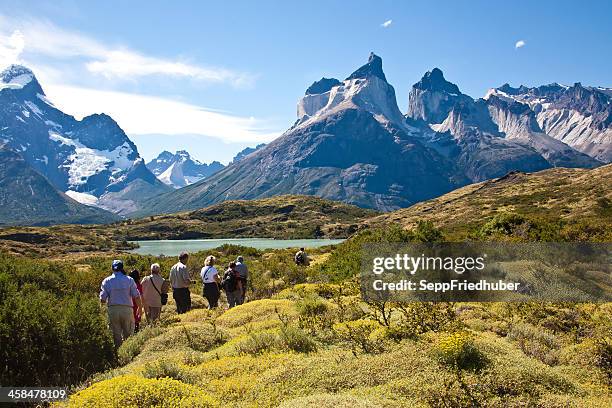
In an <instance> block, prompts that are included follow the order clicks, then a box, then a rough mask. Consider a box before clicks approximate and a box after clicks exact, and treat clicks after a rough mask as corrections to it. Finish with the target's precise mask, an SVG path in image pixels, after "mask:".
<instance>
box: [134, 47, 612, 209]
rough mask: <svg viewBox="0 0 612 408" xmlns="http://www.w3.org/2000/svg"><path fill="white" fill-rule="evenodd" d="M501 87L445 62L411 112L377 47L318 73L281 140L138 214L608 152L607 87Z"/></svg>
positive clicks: (435, 181)
mask: <svg viewBox="0 0 612 408" xmlns="http://www.w3.org/2000/svg"><path fill="white" fill-rule="evenodd" d="M504 89H507V87H500V88H497V90H493V91H491V92H489V93H488V94H487V97H486V98H482V99H477V100H474V99H473V98H471V97H469V96H468V95H465V94H463V93H462V92H461V91H460V89H459V87H458V86H457V85H455V84H453V83H451V82H449V81H447V80H446V79H445V78H444V75H443V73H442V71H441V70H439V69H437V68H436V69H433V70H431V71H430V72H427V73H426V74H425V75H424V76H423V78H422V79H421V80H420V81H419V82H417V83H416V84H415V85H414V86H413V88H412V90H411V91H410V94H409V108H408V112H407V113H406V114H405V115H404V114H402V113H401V112H400V110H399V108H398V106H397V101H396V97H395V90H394V89H393V87H392V86H391V85H390V84H389V83H388V82H387V79H386V76H385V74H384V71H383V69H382V60H381V58H380V57H378V56H376V55H374V54H371V55H370V57H369V59H368V62H367V63H366V64H365V65H363V66H362V67H360V68H358V69H357V70H356V71H355V72H353V73H352V74H351V75H349V76H348V77H347V78H346V79H345V80H344V81H339V80H337V79H334V78H323V79H321V80H320V81H317V82H315V83H313V84H312V85H311V86H310V87H309V88H308V89H307V91H306V93H305V95H304V97H302V99H301V100H300V101H299V103H298V120H297V121H296V123H295V124H294V125H293V126H292V127H291V128H290V129H288V130H287V131H286V132H285V133H284V134H283V135H282V136H280V137H279V138H277V139H276V140H274V141H273V142H272V143H270V144H268V145H266V146H265V147H263V148H261V149H259V150H257V151H255V152H252V153H251V154H249V155H248V156H247V157H245V158H244V159H242V160H240V161H234V162H233V163H231V164H230V165H229V166H228V167H226V168H225V169H223V170H221V171H219V172H218V173H216V174H215V175H213V176H211V177H209V178H207V179H205V180H202V181H200V182H198V183H195V184H192V185H190V186H188V187H185V188H183V189H181V190H180V191H178V192H176V191H175V192H170V193H167V194H164V195H162V196H160V197H157V198H156V199H155V200H151V201H149V202H147V203H145V205H144V207H143V209H142V210H141V211H140V212H139V213H138V214H140V215H145V214H154V213H168V212H173V211H178V210H192V209H197V208H201V207H205V206H208V205H211V204H214V203H218V202H222V201H225V200H230V199H255V198H263V197H270V196H274V195H279V194H306V195H315V196H320V197H323V198H328V199H332V200H340V201H345V202H347V203H350V204H355V205H358V206H361V207H368V208H374V209H378V210H383V211H389V210H394V209H397V208H401V207H407V206H409V205H411V204H413V203H415V202H418V201H422V200H426V199H430V198H433V197H436V196H439V195H441V194H444V193H446V192H448V191H450V190H452V189H454V188H457V187H459V186H463V185H466V184H469V183H472V182H479V181H483V180H487V179H490V178H495V177H500V176H503V175H505V174H507V173H509V172H511V171H517V170H518V171H524V172H534V171H539V170H542V169H546V168H549V167H559V166H562V167H586V168H592V167H597V166H599V165H601V164H603V163H607V162H609V161H610V156H609V154H610V152H611V151H612V138H611V136H610V128H611V126H610V121H609V118H610V116H609V109H610V104H609V101H610V97H611V95H610V92H609V91H608V90H606V89H603V88H583V87H582V86H580V85H579V84H577V85H575V86H574V87H570V88H565V87H561V86H559V88H558V89H557V88H555V90H553V91H551V92H547V93H546V95H547V96H546V98H547V99H546V98H544V97H541V98H538V97H537V95H539V93H538V92H540V91H537V90H536V89H539V88H532V89H531V88H530V89H528V88H524V87H523V88H518V90H516V91H511V92H504ZM540 93H542V92H540ZM543 112H544V113H543ZM567 117H571V118H570V119H567ZM572 124H574V125H572ZM576 127H580V129H576ZM578 134H580V135H581V136H579V135H578Z"/></svg>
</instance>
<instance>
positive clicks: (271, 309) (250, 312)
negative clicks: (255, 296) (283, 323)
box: [217, 299, 297, 329]
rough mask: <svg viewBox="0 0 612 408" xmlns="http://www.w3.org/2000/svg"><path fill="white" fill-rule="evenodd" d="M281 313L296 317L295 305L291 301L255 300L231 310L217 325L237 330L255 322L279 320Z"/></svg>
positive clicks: (224, 314) (218, 320)
mask: <svg viewBox="0 0 612 408" xmlns="http://www.w3.org/2000/svg"><path fill="white" fill-rule="evenodd" d="M279 313H280V314H283V315H286V316H296V314H297V311H296V310H295V306H294V303H293V302H292V301H290V300H284V299H279V300H273V299H262V300H255V301H253V302H248V303H245V304H244V305H241V306H238V307H234V308H232V309H229V310H228V311H226V312H225V313H223V314H222V315H221V316H219V318H218V319H217V325H219V327H223V328H228V329H231V328H235V327H236V328H237V327H240V326H243V325H245V324H250V323H253V322H259V321H263V320H269V319H277V316H278V314H279ZM279 322H280V321H279Z"/></svg>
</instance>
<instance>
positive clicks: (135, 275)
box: [130, 269, 144, 333]
mask: <svg viewBox="0 0 612 408" xmlns="http://www.w3.org/2000/svg"><path fill="white" fill-rule="evenodd" d="M130 278H132V279H134V282H135V283H136V289H138V293H140V296H141V300H142V285H141V284H140V272H138V269H133V270H132V271H131V272H130ZM143 306H144V305H143ZM132 310H133V312H134V333H138V330H139V329H140V321H141V320H142V314H143V313H142V308H139V307H138V305H137V304H136V299H134V298H132Z"/></svg>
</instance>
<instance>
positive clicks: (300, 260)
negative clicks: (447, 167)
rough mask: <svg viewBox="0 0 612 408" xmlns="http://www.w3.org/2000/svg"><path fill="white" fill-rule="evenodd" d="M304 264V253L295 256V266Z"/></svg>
mask: <svg viewBox="0 0 612 408" xmlns="http://www.w3.org/2000/svg"><path fill="white" fill-rule="evenodd" d="M305 263H306V259H304V253H303V252H302V251H300V252H298V253H297V254H295V264H296V265H304V264H305Z"/></svg>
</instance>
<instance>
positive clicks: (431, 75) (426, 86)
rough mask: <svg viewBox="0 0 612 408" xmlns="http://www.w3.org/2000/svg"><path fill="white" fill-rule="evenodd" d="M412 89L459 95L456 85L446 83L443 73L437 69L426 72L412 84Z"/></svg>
mask: <svg viewBox="0 0 612 408" xmlns="http://www.w3.org/2000/svg"><path fill="white" fill-rule="evenodd" d="M413 87H414V88H417V89H422V90H428V91H438V92H447V93H449V94H455V95H459V94H460V93H461V91H460V90H459V87H458V86H457V85H455V84H453V83H452V82H449V81H447V80H446V79H445V78H444V73H443V72H442V70H441V69H439V68H434V69H432V70H431V71H427V72H426V73H425V75H423V78H421V80H420V81H419V82H417V83H416V84H414V85H413Z"/></svg>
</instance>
